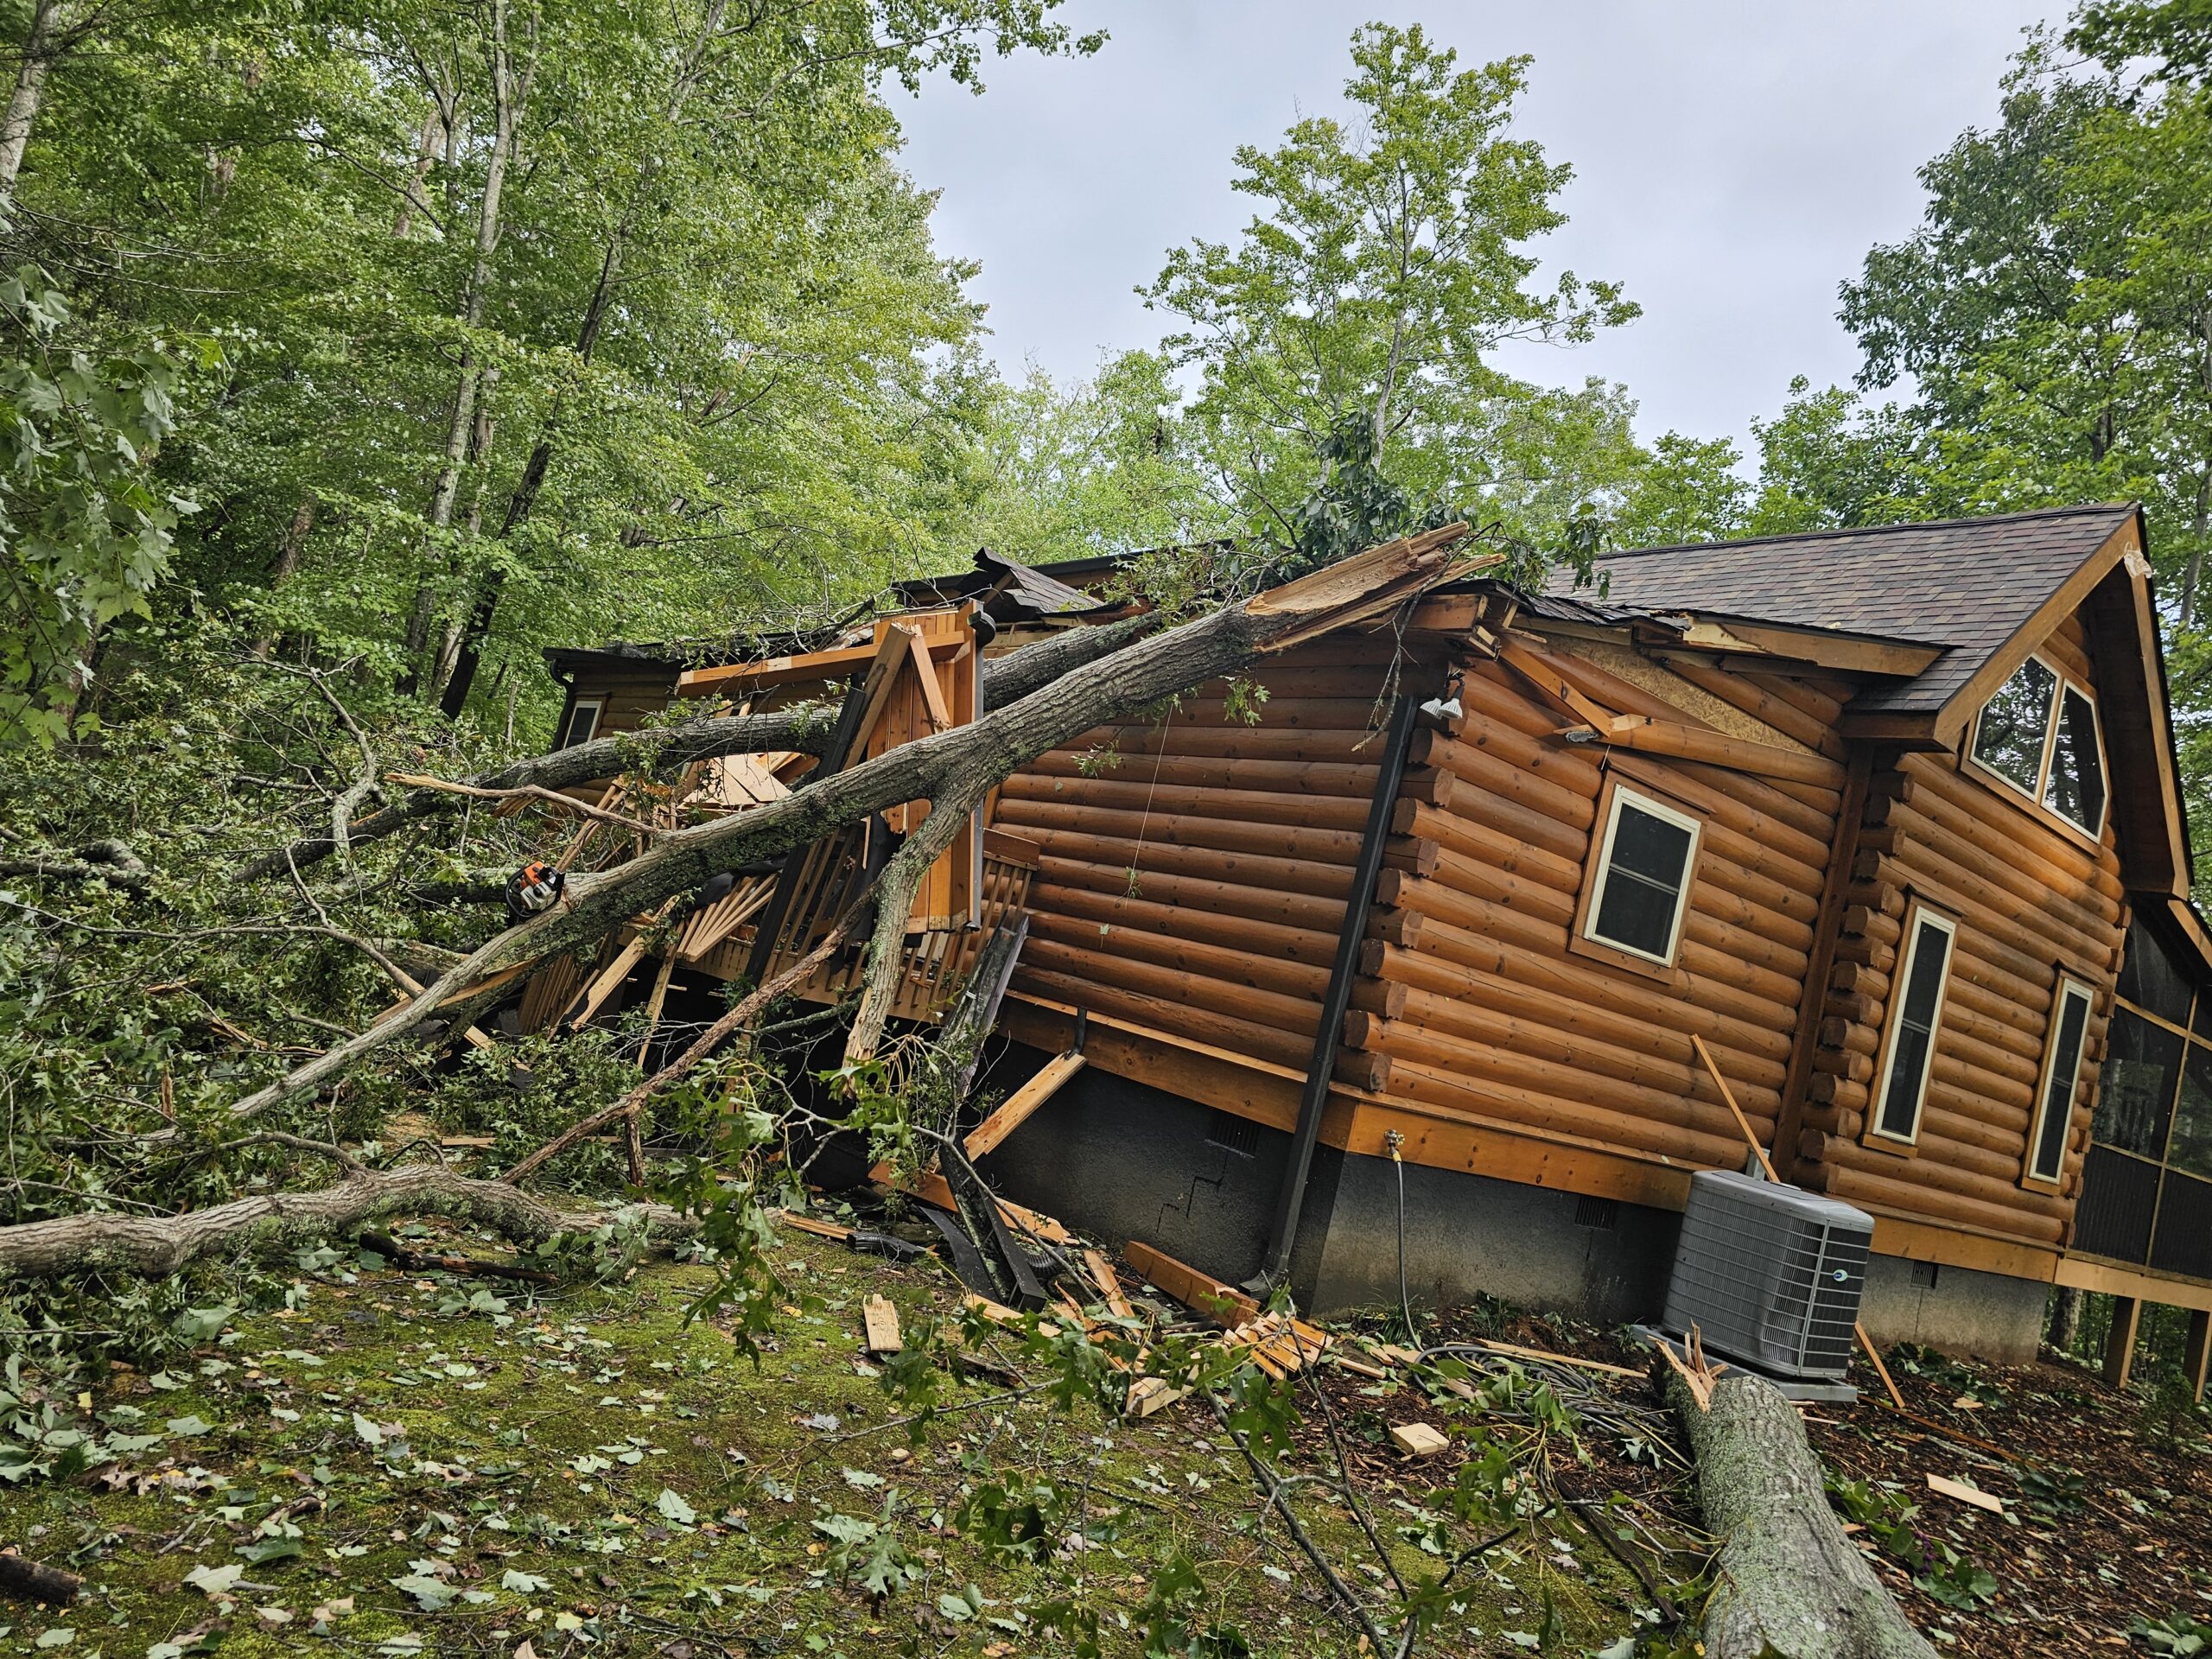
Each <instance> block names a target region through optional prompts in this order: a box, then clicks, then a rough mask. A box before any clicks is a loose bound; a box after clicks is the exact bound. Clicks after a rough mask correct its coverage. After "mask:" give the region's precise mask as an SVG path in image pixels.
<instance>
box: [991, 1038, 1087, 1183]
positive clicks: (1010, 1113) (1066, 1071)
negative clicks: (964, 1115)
mask: <svg viewBox="0 0 2212 1659" xmlns="http://www.w3.org/2000/svg"><path fill="white" fill-rule="evenodd" d="M1084 1065H1085V1061H1084V1058H1083V1056H1082V1055H1080V1054H1077V1053H1076V1052H1073V1051H1072V1050H1071V1051H1070V1052H1067V1053H1065V1054H1056V1055H1054V1056H1053V1057H1052V1058H1051V1059H1049V1060H1047V1061H1046V1062H1045V1068H1044V1070H1043V1071H1039V1072H1038V1074H1037V1075H1036V1076H1035V1077H1032V1078H1030V1079H1029V1081H1028V1082H1027V1083H1025V1084H1022V1085H1021V1087H1020V1088H1019V1089H1017V1090H1014V1092H1013V1093H1012V1094H1010V1095H1008V1096H1007V1097H1006V1099H1005V1101H1004V1102H1003V1103H1001V1105H1000V1106H999V1108H998V1109H997V1110H996V1111H995V1112H993V1113H992V1114H991V1115H990V1116H988V1117H987V1118H985V1119H984V1120H983V1121H982V1122H981V1123H978V1124H977V1125H976V1127H975V1128H973V1129H971V1130H969V1134H968V1138H967V1139H966V1140H965V1141H962V1142H961V1143H960V1144H961V1147H962V1148H963V1150H964V1151H965V1152H966V1153H967V1154H968V1155H969V1157H970V1158H981V1157H982V1155H983V1154H985V1153H987V1152H990V1151H992V1150H994V1149H995V1147H997V1146H998V1144H999V1143H1000V1142H1001V1141H1004V1140H1005V1139H1006V1138H1007V1136H1008V1135H1012V1134H1013V1133H1014V1131H1015V1130H1016V1129H1018V1128H1020V1127H1021V1126H1022V1125H1023V1124H1024V1123H1026V1122H1028V1121H1029V1118H1030V1115H1031V1114H1032V1113H1033V1112H1034V1111H1036V1109H1038V1108H1039V1107H1040V1106H1042V1105H1043V1104H1044V1103H1046V1101H1048V1100H1050V1099H1051V1098H1052V1096H1054V1095H1056V1094H1058V1093H1059V1091H1060V1085H1061V1084H1064V1083H1065V1082H1066V1081H1067V1080H1068V1079H1069V1078H1070V1077H1073V1076H1075V1074H1076V1073H1077V1072H1078V1071H1082V1070H1083V1068H1084Z"/></svg>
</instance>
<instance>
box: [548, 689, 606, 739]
mask: <svg viewBox="0 0 2212 1659" xmlns="http://www.w3.org/2000/svg"><path fill="white" fill-rule="evenodd" d="M585 709H590V710H591V737H587V738H583V739H582V740H581V741H583V742H586V743H588V742H590V741H591V739H592V738H593V737H597V736H598V735H599V726H600V722H601V721H603V720H605V719H606V718H607V699H606V698H605V697H578V698H577V699H576V700H575V702H573V703H571V704H570V705H569V717H568V719H567V720H566V721H563V723H562V726H561V742H560V747H562V748H564V749H573V748H575V747H576V744H577V743H578V741H580V740H579V739H578V738H577V736H576V716H577V715H581V714H582V713H583V711H584V710H585Z"/></svg>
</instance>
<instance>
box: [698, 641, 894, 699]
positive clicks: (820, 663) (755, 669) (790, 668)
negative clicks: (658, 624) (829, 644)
mask: <svg viewBox="0 0 2212 1659" xmlns="http://www.w3.org/2000/svg"><path fill="white" fill-rule="evenodd" d="M874 658H875V646H874V645H873V644H870V645H841V646H839V647H837V648H836V650H834V651H809V652H800V653H799V654H798V655H797V656H792V657H767V658H762V659H761V660H760V661H759V662H755V663H725V664H721V666H719V667H715V668H693V669H686V670H685V671H683V673H681V674H679V675H677V677H676V695H677V696H679V697H702V696H708V695H709V693H716V692H728V691H735V690H747V691H758V690H764V689H765V688H766V687H768V686H772V685H791V684H795V683H800V682H803V681H806V680H834V679H842V678H843V677H845V676H846V675H848V674H850V673H852V672H853V671H855V670H856V669H861V668H865V667H867V666H868V664H869V663H870V662H872V661H874Z"/></svg>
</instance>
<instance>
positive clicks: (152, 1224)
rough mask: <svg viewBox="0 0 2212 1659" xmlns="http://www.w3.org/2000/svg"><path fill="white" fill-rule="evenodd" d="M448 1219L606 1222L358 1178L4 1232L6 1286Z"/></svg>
mask: <svg viewBox="0 0 2212 1659" xmlns="http://www.w3.org/2000/svg"><path fill="white" fill-rule="evenodd" d="M641 1213H643V1214H644V1215H645V1218H646V1220H647V1222H648V1224H649V1225H651V1226H652V1229H653V1230H655V1231H656V1232H662V1233H667V1234H682V1233H686V1232H689V1231H690V1229H691V1223H690V1221H689V1220H688V1219H687V1218H685V1217H681V1216H679V1215H677V1213H676V1212H675V1211H671V1210H668V1209H664V1208H662V1207H661V1206H658V1205H652V1206H647V1207H645V1209H644V1210H643V1211H641ZM409 1215H416V1216H420V1215H433V1216H450V1217H454V1219H456V1220H459V1221H466V1222H467V1223H469V1224H472V1225H474V1226H479V1227H489V1228H492V1229H493V1230H495V1231H497V1232H498V1233H499V1235H500V1236H502V1237H505V1238H507V1239H510V1240H512V1241H513V1242H514V1243H518V1244H537V1243H543V1241H545V1240H546V1239H549V1238H552V1237H554V1236H556V1235H557V1234H561V1233H572V1232H587V1231H589V1230H591V1229H593V1228H594V1227H596V1226H598V1225H599V1224H601V1222H602V1221H604V1220H606V1219H607V1216H606V1215H605V1214H603V1213H583V1214H571V1213H569V1212H568V1211H561V1210H556V1209H555V1208H554V1207H553V1206H552V1205H549V1204H543V1203H541V1202H539V1201H538V1200H537V1199H536V1198H531V1196H530V1195H529V1194H528V1193H526V1192H519V1191H518V1190H517V1189H516V1188H514V1187H512V1186H510V1185H507V1184H506V1183H505V1182H504V1181H480V1180H475V1179H471V1178H470V1177H468V1176H466V1175H457V1174H455V1173H454V1172H453V1171H451V1170H449V1169H448V1168H446V1167H445V1166H443V1165H442V1164H408V1165H404V1166H402V1167H400V1168H398V1169H393V1170H373V1169H361V1170H355V1171H353V1173H351V1174H349V1175H348V1176H347V1177H346V1179H344V1180H342V1181H340V1182H339V1183H338V1184H337V1185H334V1186H326V1187H323V1188H321V1189H320V1190H319V1191H316V1192H270V1193H260V1194H257V1195H255V1196H254V1197H251V1198H236V1199H233V1200H232V1202H230V1203H229V1204H219V1205H213V1206H212V1207H210V1208H208V1209H206V1210H192V1211H186V1212H185V1213H184V1214H183V1215H181V1216H125V1215H118V1214H116V1213H114V1212H112V1211H99V1212H96V1213H93V1214H90V1215H81V1216H64V1217H57V1218H55V1219H54V1220H51V1221H30V1222H25V1223H23V1224H21V1225H19V1226H15V1227H0V1282H4V1281H7V1280H9V1279H11V1278H12V1279H50V1278H53V1277H55V1276H56V1275H58V1274H64V1273H79V1272H84V1271H86V1270H92V1271H101V1270H110V1269H112V1270H118V1271H121V1272H125V1273H135V1274H143V1275H145V1276H146V1277H148V1278H161V1277H163V1276H165V1275H167V1274H173V1273H175V1272H176V1271H177V1270H178V1269H179V1268H182V1267H183V1266H185V1264H186V1263H188V1262H191V1261H193V1260H194V1258H195V1257H198V1256H201V1255H207V1254H208V1253H209V1252H210V1251H213V1250H221V1249H235V1248H237V1247H238V1245H240V1244H245V1243H251V1244H252V1245H254V1246H255V1247H257V1248H258V1249H296V1248H298V1247H299V1246H301V1245H302V1244H311V1243H316V1242H318V1241H320V1240H321V1239H324V1238H327V1237H328V1236H331V1235H332V1234H334V1233H340V1232H344V1231H346V1230H348V1229H350V1228H354V1227H359V1226H361V1225H363V1224H365V1223H368V1222H372V1221H382V1220H384V1219H385V1218H386V1217H391V1216H409Z"/></svg>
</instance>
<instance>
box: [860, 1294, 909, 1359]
mask: <svg viewBox="0 0 2212 1659" xmlns="http://www.w3.org/2000/svg"><path fill="white" fill-rule="evenodd" d="M861 1325H862V1326H863V1328H864V1329H865V1330H866V1332H867V1333H868V1335H867V1343H868V1352H870V1353H871V1354H895V1353H897V1352H899V1350H900V1349H902V1348H904V1347H905V1346H906V1343H905V1341H904V1340H903V1339H902V1338H900V1336H899V1310H898V1309H897V1308H895V1307H893V1306H892V1305H891V1303H890V1300H889V1299H888V1298H887V1297H882V1296H870V1297H868V1299H867V1300H865V1301H863V1302H862V1303H861Z"/></svg>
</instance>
